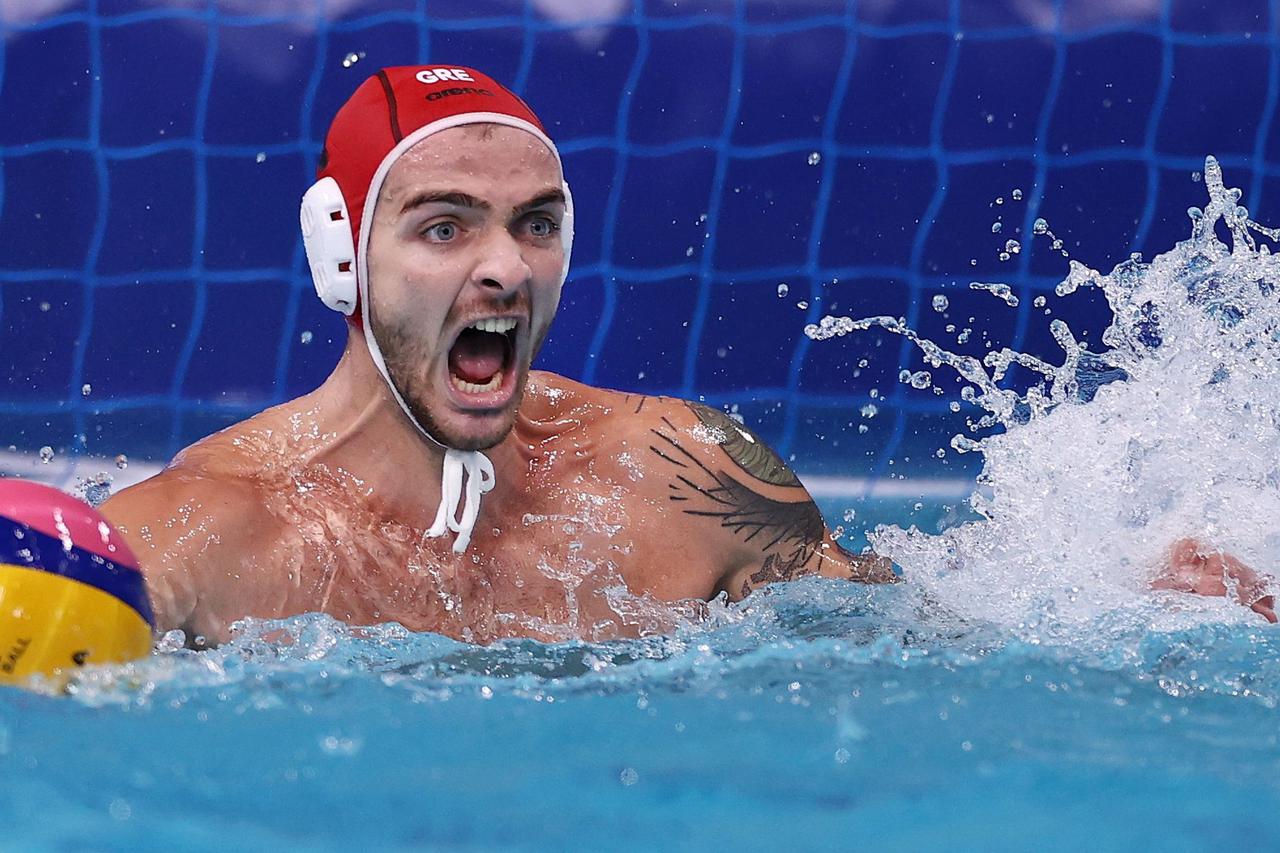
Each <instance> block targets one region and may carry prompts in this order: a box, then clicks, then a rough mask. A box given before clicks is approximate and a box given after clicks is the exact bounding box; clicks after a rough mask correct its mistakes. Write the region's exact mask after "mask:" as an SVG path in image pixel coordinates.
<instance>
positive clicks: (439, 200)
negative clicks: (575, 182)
mask: <svg viewBox="0 0 1280 853" xmlns="http://www.w3.org/2000/svg"><path fill="white" fill-rule="evenodd" d="M564 201H565V198H564V192H563V191H562V190H558V189H556V190H547V191H546V192H543V193H539V194H538V195H536V196H534V197H533V198H531V199H529V200H528V201H526V202H523V203H521V204H518V205H516V207H515V208H514V210H513V213H514V214H515V215H516V216H519V215H520V214H522V213H527V212H529V211H530V210H534V209H535V208H539V207H545V206H546V205H549V204H556V203H559V204H564ZM426 204H448V205H452V206H454V207H465V208H470V209H472V210H492V209H493V206H492V205H491V204H489V202H487V201H485V200H484V199H479V198H476V197H475V196H473V195H469V194H467V193H464V192H458V191H457V190H442V191H439V192H421V193H418V194H417V195H414V196H411V197H410V198H409V200H408V201H406V202H405V203H404V207H402V208H400V215H401V216H403V215H404V214H406V213H408V212H409V211H411V210H414V209H415V208H419V207H422V206H423V205H426Z"/></svg>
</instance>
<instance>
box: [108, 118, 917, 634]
mask: <svg viewBox="0 0 1280 853" xmlns="http://www.w3.org/2000/svg"><path fill="white" fill-rule="evenodd" d="M559 188H560V173H559V168H558V166H557V164H556V162H555V160H554V157H553V156H552V155H551V153H550V152H549V151H548V150H547V149H546V148H545V147H544V146H542V145H541V143H539V142H538V141H537V140H536V139H535V138H534V137H532V136H530V135H527V134H524V133H523V132H520V131H517V130H514V129H510V128H503V127H492V126H488V127H486V126H479V127H462V128H455V129H452V130H449V131H445V132H442V133H439V134H436V135H433V136H431V137H428V138H427V139H426V140H424V141H423V142H421V143H419V144H418V145H417V146H415V147H414V148H413V149H411V150H410V151H409V152H408V153H407V154H406V155H405V156H403V157H402V158H400V160H398V161H397V162H396V164H395V166H394V167H393V168H392V170H391V172H390V173H389V175H388V179H387V181H386V184H385V186H384V187H383V189H382V191H381V193H380V195H379V197H378V199H377V202H376V207H375V212H374V225H373V230H372V232H371V236H370V248H369V274H370V296H371V300H372V301H371V306H370V308H371V313H372V318H373V328H374V330H375V333H376V334H377V339H378V342H379V344H380V346H381V348H382V350H383V352H384V354H385V357H386V362H387V364H388V369H389V371H390V373H391V375H392V378H393V379H394V380H395V382H396V385H397V387H398V388H399V389H400V392H401V394H402V396H403V397H404V398H405V399H406V403H407V405H408V406H409V408H410V409H411V411H413V412H414V413H415V415H417V416H418V419H419V421H420V422H422V423H423V424H424V425H426V426H427V427H428V428H429V429H430V431H431V432H432V433H433V434H434V435H436V436H437V437H439V438H440V439H442V440H444V441H446V442H448V443H449V444H450V445H452V446H455V447H459V448H464V449H473V448H474V449H480V448H484V449H486V450H485V452H486V454H487V455H488V456H489V457H490V459H491V460H492V462H493V464H494V468H495V471H496V474H497V487H496V488H495V489H494V491H492V492H490V493H489V494H488V495H487V496H486V497H485V499H484V501H483V503H482V506H481V512H480V517H479V520H478V522H477V524H476V526H475V532H474V535H473V538H472V542H471V545H470V547H469V548H468V550H467V552H466V553H465V554H462V555H458V554H454V553H453V552H452V550H451V546H452V537H443V538H439V539H433V538H427V537H426V536H425V530H426V529H427V528H428V527H429V526H430V524H431V522H432V520H433V518H434V516H435V510H436V506H437V504H438V502H439V498H440V469H441V463H442V458H443V451H442V450H441V449H440V448H439V447H437V446H436V445H435V444H433V443H431V442H430V441H428V440H426V439H425V438H424V437H423V436H422V435H420V434H419V432H418V431H417V429H416V428H415V427H414V426H413V424H412V423H411V422H410V421H409V419H408V417H406V415H405V414H404V413H403V412H402V411H401V410H400V408H399V407H398V405H397V404H396V402H395V400H394V398H393V397H392V395H391V393H390V391H389V390H388V388H387V387H386V385H385V383H384V382H383V381H382V379H381V377H380V376H379V375H378V374H377V372H376V369H375V367H374V364H373V361H372V359H371V356H370V353H369V350H368V348H367V347H366V345H365V341H364V336H363V331H362V330H361V329H360V328H359V327H358V326H356V325H354V324H353V325H352V326H351V327H350V334H349V335H348V340H347V346H346V349H345V351H344V353H343V356H342V358H341V359H340V360H339V363H338V365H337V366H336V367H335V369H334V371H333V373H332V374H331V375H330V376H329V378H328V379H327V380H326V381H325V383H324V384H323V385H322V386H321V387H320V388H318V389H317V390H316V391H314V392H312V393H311V394H308V395H306V396H304V397H301V398H298V399H296V400H293V401H291V402H289V403H286V404H284V405H282V406H279V407H276V408H274V409H270V410H268V411H266V412H263V413H262V414H260V415H258V416H256V417H254V418H251V419H250V420H248V421H245V422H243V423H240V424H237V425H235V426H233V427H231V428H229V429H227V430H224V431H222V432H220V433H218V434H216V435H213V436H210V437H209V438H207V439H205V440H203V441H201V442H199V443H198V444H196V445H193V446H192V447H190V448H188V449H187V450H185V451H183V452H182V453H181V454H179V456H178V457H177V458H176V459H174V461H173V462H172V463H170V465H169V466H168V467H167V468H166V469H165V470H164V471H163V472H162V473H160V474H159V475H157V476H156V477H153V478H151V479H150V480H147V481H146V482H144V483H141V484H139V485H137V486H134V487H133V488H130V489H127V490H125V491H123V492H121V493H120V494H119V495H117V496H115V497H113V498H112V499H111V500H109V501H108V502H107V503H106V504H104V505H103V507H102V510H103V512H104V513H105V514H106V516H107V517H108V518H109V519H110V520H111V521H112V522H113V523H114V524H115V525H116V526H117V527H119V528H120V530H121V532H122V533H123V534H124V536H125V537H126V538H127V539H128V540H129V542H130V544H131V545H132V546H133V548H134V549H135V551H136V553H137V554H138V557H139V560H140V561H141V563H142V566H143V570H144V572H145V573H146V576H147V579H148V586H149V589H150V591H151V595H152V598H153V602H154V605H155V608H156V613H157V618H158V620H159V623H160V627H161V629H162V630H168V629H171V628H183V629H185V630H186V631H187V632H188V634H189V635H190V636H192V637H197V636H198V637H200V638H203V641H204V642H220V641H223V640H225V639H226V638H227V636H228V634H229V628H230V625H231V623H232V622H234V621H235V620H237V619H240V618H243V617H245V616H254V617H265V618H278V617H285V616H290V615H294V614H298V613H304V612H311V611H321V612H325V613H329V614H331V615H333V616H335V617H337V618H339V619H341V620H344V621H347V622H350V623H353V624H368V623H377V622H386V621H397V622H400V623H402V624H404V625H405V626H406V627H408V628H410V629H413V630H430V631H437V632H440V633H444V634H447V635H449V636H452V637H456V638H459V639H465V640H471V641H477V642H487V641H491V640H493V639H496V638H500V637H507V636H529V637H536V638H541V639H561V638H566V637H584V638H590V639H604V638H608V637H615V636H633V635H637V634H642V633H647V632H656V631H664V630H669V629H671V628H672V627H673V626H674V625H675V624H676V623H677V622H678V621H679V620H680V619H681V618H693V617H696V616H697V615H698V614H699V613H700V612H701V606H702V604H703V603H704V602H705V601H707V600H708V599H710V598H712V597H714V596H716V595H717V594H720V593H722V592H723V593H726V594H727V595H728V596H729V597H730V598H733V599H737V598H741V597H742V596H745V595H747V594H749V593H750V591H751V590H752V589H753V588H756V587H759V586H761V585H764V584H767V583H770V582H773V581H779V580H787V579H790V578H794V577H797V576H799V575H802V574H811V573H819V574H823V575H827V576H831V577H840V578H848V579H853V580H862V581H876V582H883V581H891V580H893V579H894V575H893V573H892V571H891V568H890V566H889V563H888V561H886V560H883V559H879V558H874V557H859V556H854V555H849V554H846V553H845V552H844V551H842V550H841V549H840V547H839V546H838V545H837V544H836V543H835V542H834V540H832V538H831V536H830V534H829V532H828V531H827V530H826V527H825V525H824V524H823V521H822V517H821V515H820V514H819V512H818V510H817V508H816V507H815V506H814V504H813V502H812V500H811V499H810V497H809V495H808V493H807V492H806V491H805V490H804V488H803V486H801V485H800V483H799V481H798V480H796V479H795V477H794V476H793V475H792V474H791V473H790V472H789V471H788V470H787V469H786V466H785V465H784V464H783V463H782V461H781V460H780V459H778V457H777V456H776V455H775V454H773V452H772V451H770V450H769V449H768V448H767V447H766V446H765V445H764V444H763V443H762V442H760V441H759V440H758V439H756V438H755V436H753V435H751V433H750V431H749V430H748V429H746V428H745V427H742V426H740V425H738V424H736V423H735V422H733V421H731V420H730V419H728V417H727V416H725V415H723V414H721V413H718V412H714V411H712V410H709V409H706V408H705V407H700V406H697V405H695V404H689V403H686V402H684V401H680V400H673V399H666V398H652V397H642V396H634V395H627V394H623V393H619V392H614V391H607V390H603V389H598V388H590V387H588V386H584V385H581V384H578V383H575V382H572V381H570V380H567V379H564V378H562V377H558V376H555V375H552V374H548V373H532V374H531V373H530V371H529V364H530V363H531V362H532V359H533V356H534V354H535V353H536V351H537V349H538V347H539V346H540V345H541V343H542V340H543V339H544V338H545V336H546V333H547V330H548V327H549V326H550V323H551V320H552V318H553V317H554V315H555V311H556V308H557V306H558V303H559V298H560V286H559V277H560V270H561V268H562V264H563V260H564V258H563V251H562V248H561V245H560V240H559V234H558V233H557V229H558V225H559V222H560V220H561V218H562V217H563V202H562V201H561V200H560V199H559V198H558V192H559ZM485 318H503V319H508V320H515V321H516V322H517V325H516V327H515V329H514V330H513V331H512V332H511V333H510V335H509V337H510V346H509V351H508V352H507V356H506V359H505V361H504V362H503V369H502V371H501V373H502V376H501V378H500V380H495V383H496V387H494V388H491V389H487V390H485V391H482V392H475V391H468V390H466V388H465V387H464V386H462V385H460V384H459V383H458V382H457V381H455V379H456V375H455V374H454V373H453V371H452V370H451V367H450V363H451V362H450V351H451V349H452V348H453V347H454V345H455V342H457V341H458V339H459V335H460V334H461V332H462V330H463V329H464V328H466V327H467V326H468V325H470V324H471V323H473V322H475V321H477V320H481V319H485Z"/></svg>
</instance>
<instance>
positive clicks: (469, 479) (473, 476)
mask: <svg viewBox="0 0 1280 853" xmlns="http://www.w3.org/2000/svg"><path fill="white" fill-rule="evenodd" d="M360 289H361V291H362V292H361V294H360V313H361V316H362V317H363V319H364V323H363V325H364V341H365V345H366V346H367V347H368V348H369V355H370V357H371V358H372V359H373V363H374V365H375V366H376V367H377V368H378V373H379V374H380V375H381V376H382V381H383V382H385V383H386V384H387V387H388V388H390V389H391V395H392V396H393V397H395V398H396V402H397V403H399V404H400V411H402V412H404V414H405V417H407V418H408V419H409V423H411V424H413V425H414V427H415V428H416V429H417V430H418V432H420V433H421V434H422V435H423V436H424V437H426V438H428V439H430V440H431V442H432V443H433V444H435V445H436V446H437V447H440V448H442V449H443V450H444V467H443V468H442V470H441V473H440V507H439V509H437V510H436V520H435V522H434V523H432V525H431V527H430V528H428V529H427V535H428V536H432V537H435V536H443V535H445V533H447V532H448V531H450V530H452V531H453V532H454V533H457V534H458V537H457V538H456V539H454V540H453V552H454V553H455V554H461V553H462V552H463V551H466V550H467V545H469V544H470V543H471V530H472V528H474V527H475V525H476V517H477V516H479V515H480V497H481V496H482V495H483V494H484V493H485V492H488V491H490V490H491V489H492V488H493V485H494V482H495V479H496V478H495V475H494V472H493V463H492V462H490V461H489V457H487V456H485V455H484V454H483V453H481V452H480V451H479V450H458V449H457V448H454V447H450V446H448V445H447V444H445V443H444V442H443V441H441V440H440V439H438V438H436V437H435V436H434V435H432V434H431V433H429V432H427V430H426V428H425V427H423V426H422V424H420V423H418V419H417V418H416V417H414V415H413V412H411V411H409V405H408V404H407V403H406V402H405V401H404V397H403V396H401V394H400V389H399V388H397V387H396V384H395V383H394V382H392V381H391V374H390V373H389V372H388V371H387V362H386V359H384V358H383V357H382V347H380V346H378V341H377V339H376V338H375V337H374V336H373V323H371V322H370V321H369V292H368V289H367V288H366V287H364V286H363V285H362V286H361V288H360ZM464 477H465V481H466V482H465V486H466V488H465V490H464V488H463V485H464V483H463V480H464ZM459 508H460V509H461V512H462V515H461V516H460V517H459V516H458V515H457V513H458V510H459Z"/></svg>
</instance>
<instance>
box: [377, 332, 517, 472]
mask: <svg viewBox="0 0 1280 853" xmlns="http://www.w3.org/2000/svg"><path fill="white" fill-rule="evenodd" d="M371 314H372V316H371V317H370V320H371V327H372V330H373V339H374V340H375V341H377V343H378V347H379V348H380V349H381V350H382V358H383V361H384V362H385V363H386V365H387V375H388V376H389V377H390V378H391V384H392V385H393V386H395V389H396V392H397V393H398V394H399V395H400V398H401V399H402V400H404V404H405V407H406V408H408V409H409V412H410V414H411V415H412V416H413V419H414V420H415V421H417V422H418V426H420V427H421V428H422V429H423V430H424V431H425V432H426V433H427V434H428V435H430V436H431V437H432V438H434V439H435V440H436V441H438V442H440V443H441V444H443V445H444V446H445V447H452V448H454V449H455V450H488V449H489V448H491V447H493V446H495V445H497V444H499V443H501V442H502V440H503V439H504V438H506V437H507V435H509V434H510V432H511V428H512V426H513V424H514V423H515V413H516V411H517V410H519V408H520V403H521V401H522V400H523V399H524V386H525V382H526V381H527V380H528V370H527V369H524V368H520V375H519V376H518V377H517V378H516V393H515V398H514V399H513V401H512V404H511V406H510V408H509V411H508V414H507V415H506V417H504V418H503V420H502V423H501V424H500V425H498V426H495V427H493V428H491V429H489V430H488V431H487V432H485V433H479V434H477V433H466V434H459V433H458V432H454V431H450V430H449V429H448V428H447V427H446V426H444V425H443V424H442V423H441V422H440V420H439V419H438V418H436V417H435V416H434V415H433V414H432V412H431V408H430V406H429V405H428V403H427V400H428V399H429V398H430V396H431V373H432V371H430V370H427V369H424V368H426V367H427V366H428V365H429V364H430V353H428V352H426V348H425V347H424V346H423V345H422V344H421V343H420V341H421V339H420V338H417V337H415V336H413V335H410V334H409V333H408V331H407V330H406V329H404V328H403V327H400V326H394V325H384V324H382V323H381V322H379V320H378V318H377V314H376V312H371ZM447 357H448V356H446V358H447ZM446 373H447V368H446ZM446 381H448V380H446ZM463 417H465V415H464V416H463Z"/></svg>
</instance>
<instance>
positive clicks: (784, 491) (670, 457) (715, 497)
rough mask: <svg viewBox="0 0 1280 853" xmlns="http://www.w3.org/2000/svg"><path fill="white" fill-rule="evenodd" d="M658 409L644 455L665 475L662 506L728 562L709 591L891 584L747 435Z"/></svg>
mask: <svg viewBox="0 0 1280 853" xmlns="http://www.w3.org/2000/svg"><path fill="white" fill-rule="evenodd" d="M657 405H660V406H662V409H663V411H662V412H661V413H660V414H659V416H658V418H657V425H655V426H653V427H652V428H651V429H650V436H649V439H650V441H649V450H650V452H651V453H653V454H654V455H655V457H656V459H657V460H658V464H657V468H658V469H659V470H662V469H665V472H666V474H667V478H668V481H667V489H666V495H665V499H666V500H667V501H669V502H670V503H671V504H672V505H673V507H674V508H675V509H676V510H677V511H678V512H679V513H681V514H682V515H684V516H687V517H688V518H690V519H691V520H696V521H698V522H701V524H700V525H699V527H700V532H699V534H698V535H699V537H700V538H701V537H703V536H705V541H706V544H707V546H708V547H711V548H716V549H717V550H718V553H721V554H723V555H724V559H723V561H722V565H721V566H720V573H719V575H718V576H717V577H716V578H715V579H714V581H715V588H714V591H715V592H719V591H720V590H724V591H727V592H728V594H729V596H730V598H731V599H734V600H738V599H741V598H743V597H745V596H747V595H749V594H750V593H751V591H752V590H753V589H757V588H759V587H761V586H764V585H765V584H769V583H774V582H778V581H787V580H792V579H794V578H797V577H800V576H802V575H808V574H818V575H823V576H825V577H833V578H843V579H846V580H855V581H861V582H865V583H888V582H892V581H894V580H896V576H895V575H894V573H893V570H892V567H891V564H890V562H889V561H888V560H886V559H884V558H882V557H876V556H861V555H856V554H851V553H849V552H847V551H845V550H844V549H843V548H841V547H840V545H839V544H838V543H837V542H836V541H835V539H833V538H832V536H831V533H830V531H828V530H827V527H826V524H825V523H824V521H823V519H822V514H821V512H819V510H818V507H817V506H816V505H815V504H814V502H813V499H812V498H811V497H810V496H809V493H808V491H806V490H805V488H804V486H803V485H802V484H801V483H800V480H799V479H798V478H797V477H796V476H795V474H794V473H792V471H791V470H790V469H789V468H788V467H787V466H786V464H785V463H784V462H783V461H782V459H781V458H779V456H778V455H777V454H776V453H774V452H773V450H771V449H770V448H769V447H768V445H766V444H765V443H764V442H763V441H761V440H760V439H759V438H758V437H757V436H756V435H755V434H754V433H752V432H751V430H750V429H748V428H747V427H745V426H743V425H742V424H739V423H738V422H736V421H734V420H733V419H732V418H730V417H729V416H728V415H725V414H724V413H723V412H719V411H717V410H715V409H711V408H708V407H707V406H703V405H700V404H697V403H685V402H681V401H670V400H664V401H658V403H657Z"/></svg>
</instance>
